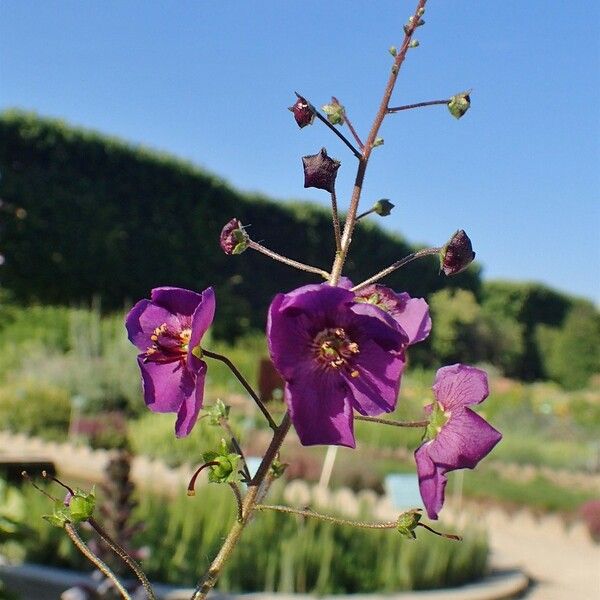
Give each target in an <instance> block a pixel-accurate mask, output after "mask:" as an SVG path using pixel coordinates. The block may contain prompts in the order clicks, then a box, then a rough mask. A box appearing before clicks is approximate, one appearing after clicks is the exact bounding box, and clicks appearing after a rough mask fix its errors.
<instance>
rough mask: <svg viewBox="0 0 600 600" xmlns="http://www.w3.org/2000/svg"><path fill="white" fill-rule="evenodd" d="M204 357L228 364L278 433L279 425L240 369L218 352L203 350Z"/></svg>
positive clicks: (271, 426) (270, 425)
mask: <svg viewBox="0 0 600 600" xmlns="http://www.w3.org/2000/svg"><path fill="white" fill-rule="evenodd" d="M202 356H206V357H208V358H212V359H214V360H219V361H221V362H222V363H224V364H226V365H227V366H228V367H229V370H230V371H231V372H232V373H233V374H234V375H235V377H236V378H237V380H238V381H239V382H240V383H241V384H242V386H243V387H244V389H245V390H246V391H247V392H248V393H249V394H250V396H251V397H252V399H253V400H254V402H256V405H257V406H258V408H259V409H260V411H261V412H262V414H263V415H264V416H265V419H266V420H267V422H268V423H269V427H270V428H271V429H273V431H277V429H278V428H277V423H275V421H274V420H273V417H272V416H271V413H270V412H269V411H268V410H267V407H266V406H265V405H264V404H263V402H262V400H261V399H260V398H259V397H258V394H257V393H256V392H255V391H254V390H253V389H252V386H251V385H250V384H249V383H248V380H247V379H246V378H245V377H244V376H243V375H242V374H241V373H240V372H239V370H238V368H237V367H236V366H235V365H234V364H233V363H232V362H231V361H230V360H229V359H228V358H227V357H226V356H223V355H222V354H217V353H216V352H211V351H210V350H205V349H204V348H203V349H202Z"/></svg>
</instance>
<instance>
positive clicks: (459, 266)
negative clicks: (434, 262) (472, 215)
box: [440, 229, 475, 275]
mask: <svg viewBox="0 0 600 600" xmlns="http://www.w3.org/2000/svg"><path fill="white" fill-rule="evenodd" d="M474 258H475V252H473V246H472V245H471V240H470V239H469V236H468V235H467V234H466V233H465V232H464V230H462V229H459V230H458V231H457V232H456V233H455V234H454V235H453V236H452V237H451V238H450V240H449V241H448V243H447V244H446V245H445V246H444V247H443V248H442V249H441V250H440V263H441V264H440V270H442V271H444V273H445V274H446V275H456V274H457V273H460V272H461V271H464V270H465V269H466V268H467V267H468V266H469V265H470V264H471V263H472V262H473V259H474Z"/></svg>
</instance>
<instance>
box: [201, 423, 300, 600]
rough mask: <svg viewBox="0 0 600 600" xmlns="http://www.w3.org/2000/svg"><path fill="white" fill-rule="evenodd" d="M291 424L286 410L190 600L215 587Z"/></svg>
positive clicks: (205, 595)
mask: <svg viewBox="0 0 600 600" xmlns="http://www.w3.org/2000/svg"><path fill="white" fill-rule="evenodd" d="M291 424H292V421H291V419H290V414H289V412H286V413H285V415H284V417H283V420H282V421H281V424H280V425H279V427H277V429H276V430H275V434H274V435H273V439H272V440H271V443H270V445H269V447H268V448H267V451H266V452H265V455H264V457H263V459H262V462H261V463H260V465H259V467H258V470H257V471H256V475H255V476H254V479H253V480H252V481H251V482H250V484H249V486H248V492H247V493H246V496H245V497H244V500H243V502H242V516H241V520H238V521H236V523H234V525H233V527H232V528H231V530H230V531H229V533H228V534H227V537H226V538H225V541H224V542H223V545H222V546H221V549H220V550H219V552H218V554H217V556H215V558H214V559H213V562H212V564H211V565H210V567H209V568H208V571H207V572H206V573H205V575H204V577H203V578H202V579H201V581H200V582H199V583H198V585H197V586H196V589H195V590H194V593H193V595H192V598H191V600H204V599H205V598H206V597H207V595H208V593H209V592H210V591H211V590H212V589H213V588H214V587H215V585H216V583H217V580H218V579H219V575H220V574H221V571H222V570H223V567H224V566H225V563H226V562H227V560H228V558H229V556H230V555H231V553H232V552H233V550H234V548H235V546H236V545H237V543H238V541H239V539H240V537H241V535H242V533H243V531H244V528H245V527H246V525H247V524H248V522H249V520H250V517H251V516H252V514H253V512H254V510H255V508H256V504H257V502H258V498H259V496H260V493H261V491H262V487H263V484H264V483H265V482H267V481H268V480H269V477H268V476H269V469H270V468H271V464H272V463H273V461H274V460H275V458H276V456H277V453H278V452H279V449H280V448H281V445H282V444H283V441H284V439H285V436H286V435H287V433H288V431H289V430H290V426H291Z"/></svg>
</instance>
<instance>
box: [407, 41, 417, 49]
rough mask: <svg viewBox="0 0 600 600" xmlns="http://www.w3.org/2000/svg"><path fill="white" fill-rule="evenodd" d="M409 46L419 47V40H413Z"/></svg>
mask: <svg viewBox="0 0 600 600" xmlns="http://www.w3.org/2000/svg"><path fill="white" fill-rule="evenodd" d="M408 47H409V48H418V47H419V40H411V41H410V44H408Z"/></svg>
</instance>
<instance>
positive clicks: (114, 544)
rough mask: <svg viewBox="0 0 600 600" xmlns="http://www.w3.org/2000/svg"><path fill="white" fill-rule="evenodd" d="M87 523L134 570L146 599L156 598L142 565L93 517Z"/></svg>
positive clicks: (153, 599) (154, 599)
mask: <svg viewBox="0 0 600 600" xmlns="http://www.w3.org/2000/svg"><path fill="white" fill-rule="evenodd" d="M88 523H89V524H90V525H91V526H92V527H93V528H94V530H95V531H96V533H97V534H98V535H99V536H100V537H101V538H102V539H103V540H104V543H105V544H106V545H107V546H108V547H109V548H110V549H111V550H112V551H113V552H114V553H115V554H116V555H117V556H118V557H119V558H120V559H121V560H122V561H123V562H124V563H125V564H126V565H127V566H128V567H129V568H130V569H131V570H132V571H133V572H134V574H135V576H136V577H137V578H138V580H139V582H140V583H141V584H142V586H143V587H144V590H145V592H146V595H147V596H148V600H157V598H156V594H155V593H154V590H153V589H152V586H151V585H150V581H149V580H148V577H146V574H145V573H144V571H143V570H142V567H140V565H139V564H138V563H137V561H135V560H134V559H133V558H132V557H131V556H130V555H129V553H128V552H127V550H125V548H123V547H122V546H121V545H120V544H118V543H117V542H116V541H115V540H113V539H112V538H111V537H110V535H109V534H108V532H107V531H106V530H105V529H104V528H103V527H102V526H101V525H100V523H98V521H96V519H94V518H93V517H90V518H89V519H88Z"/></svg>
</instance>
